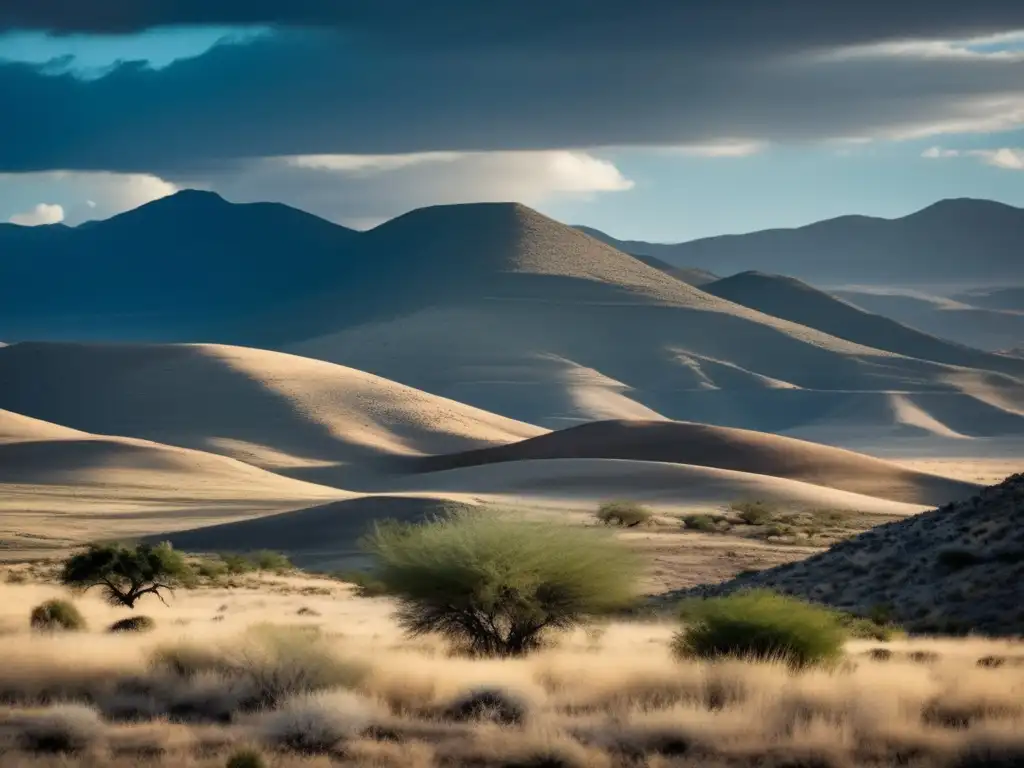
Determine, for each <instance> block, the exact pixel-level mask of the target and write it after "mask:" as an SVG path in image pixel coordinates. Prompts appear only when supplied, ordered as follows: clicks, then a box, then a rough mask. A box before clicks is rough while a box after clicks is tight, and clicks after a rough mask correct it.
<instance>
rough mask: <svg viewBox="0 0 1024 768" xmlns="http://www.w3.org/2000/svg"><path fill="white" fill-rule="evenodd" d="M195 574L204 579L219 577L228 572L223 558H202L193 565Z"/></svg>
mask: <svg viewBox="0 0 1024 768" xmlns="http://www.w3.org/2000/svg"><path fill="white" fill-rule="evenodd" d="M192 567H193V569H195V572H196V575H197V576H200V577H202V578H204V579H219V578H220V577H221V576H223V575H224V574H225V573H227V572H228V567H227V565H226V564H225V563H224V561H223V560H209V559H203V560H200V561H198V562H197V563H195V564H194V565H193V566H192Z"/></svg>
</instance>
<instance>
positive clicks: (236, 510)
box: [0, 411, 351, 554]
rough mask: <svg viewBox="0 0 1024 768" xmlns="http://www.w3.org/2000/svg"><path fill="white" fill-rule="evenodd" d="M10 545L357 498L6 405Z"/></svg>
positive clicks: (2, 537)
mask: <svg viewBox="0 0 1024 768" xmlns="http://www.w3.org/2000/svg"><path fill="white" fill-rule="evenodd" d="M0 488H2V492H0V520H2V524H0V550H6V551H7V553H8V554H10V553H20V554H27V553H38V552H41V551H42V552H45V551H46V550H50V549H61V548H64V547H67V546H70V545H72V544H77V543H81V542H82V541H83V540H87V539H91V538H102V537H106V536H116V537H132V536H137V535H141V534H145V533H152V532H153V531H157V530H168V529H170V530H173V529H176V528H185V527H189V526H194V525H203V524H212V523H217V522H223V521H225V520H231V519H237V518H245V517H251V516H254V515H260V514H270V513H273V512H281V511H285V510H291V509H296V508H300V507H305V506H308V505H309V504H311V503H315V502H317V501H324V500H330V499H338V498H345V497H348V496H351V494H348V493H346V492H344V491H339V490H338V489H335V488H328V487H324V486H320V485H314V484H312V483H305V482H301V481H298V480H292V479H289V478H286V477H281V476H279V475H275V474H272V473H270V472H267V471H265V470H262V469H258V468H256V467H253V466H250V465H248V464H245V463H243V462H240V461H236V460H234V459H230V458H227V457H224V456H217V455H214V454H210V453H204V452H202V451H196V450H190V449H186V448H175V447H171V446H167V445H161V444H159V443H153V442H149V441H146V440H136V439H131V438H122V437H109V436H100V435H91V434H88V433H86V432H81V431H78V430H73V429H68V428H66V427H62V426H59V425H57V424H50V423H47V422H43V421H40V420H38V419H32V418H29V417H25V416H21V415H20V414H16V413H11V412H9V411H0Z"/></svg>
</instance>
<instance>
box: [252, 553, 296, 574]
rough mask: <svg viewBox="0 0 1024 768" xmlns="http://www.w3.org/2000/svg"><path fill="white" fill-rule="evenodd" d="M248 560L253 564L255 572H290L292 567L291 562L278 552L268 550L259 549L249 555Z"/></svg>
mask: <svg viewBox="0 0 1024 768" xmlns="http://www.w3.org/2000/svg"><path fill="white" fill-rule="evenodd" d="M249 559H250V560H251V561H252V562H253V563H255V565H256V568H257V570H260V571H274V572H276V573H281V572H283V571H290V570H292V568H294V566H293V565H292V562H291V560H289V559H288V558H287V556H285V555H284V554H282V553H280V552H273V551H272V550H269V549H260V550H257V551H255V552H253V553H251V554H250V555H249Z"/></svg>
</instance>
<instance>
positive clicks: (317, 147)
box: [0, 0, 1024, 177]
mask: <svg viewBox="0 0 1024 768" xmlns="http://www.w3.org/2000/svg"><path fill="white" fill-rule="evenodd" d="M83 7H85V8H91V9H92V10H91V11H86V10H83ZM894 9H895V10H894ZM188 23H191V24H206V23H211V24H212V23H216V24H250V23H260V24H273V25H275V26H277V27H279V28H280V31H279V32H278V33H277V34H275V35H273V36H270V37H267V38H260V39H257V40H256V41H253V42H249V43H247V44H244V45H223V46H218V47H216V48H214V49H213V50H211V51H209V52H208V53H206V54H204V55H202V56H198V57H196V58H193V59H189V60H184V61H180V62H177V63H175V64H173V65H171V66H169V67H167V68H165V69H162V70H159V71H154V70H152V69H149V68H147V67H144V66H141V65H137V64H135V65H131V64H130V65H124V66H121V67H119V68H118V69H116V70H114V71H113V72H112V73H111V74H109V75H107V76H106V77H103V78H101V79H97V80H91V81H82V80H79V79H76V78H74V77H72V76H70V75H52V74H44V73H42V72H41V71H40V70H39V69H38V68H36V67H32V66H26V65H20V64H6V65H0V113H2V114H3V115H4V116H5V119H3V120H0V170H8V171H29V170H44V169H53V168H62V169H107V170H133V171H148V172H155V173H161V174H165V175H167V176H168V177H182V176H184V175H187V174H195V173H201V172H203V170H204V169H205V170H208V169H210V168H211V166H222V165H223V164H225V163H227V164H230V163H232V162H237V161H240V160H244V159H245V158H251V157H261V156H268V155H292V154H328V153H348V154H355V153H377V154H380V153H393V152H419V151H429V150H486V149H545V148H552V147H585V146H601V145H644V144H681V143H699V142H706V141H710V140H714V139H716V138H720V137H723V136H732V137H744V138H757V139H766V140H776V141H786V140H801V139H819V138H826V137H837V136H839V137H842V136H851V135H871V134H885V133H886V132H892V131H904V132H906V131H909V130H912V129H913V128H914V127H915V126H923V125H928V124H933V123H939V124H945V123H950V124H953V123H956V122H957V121H974V123H977V122H978V121H979V120H983V119H985V117H986V114H987V113H986V112H985V109H988V107H986V106H985V105H984V104H983V103H982V100H985V99H1000V100H1001V101H1000V104H1002V105H1003V106H1002V107H1000V108H1001V109H1004V111H1005V110H1009V111H1010V112H1012V111H1013V109H1015V108H1018V107H1014V104H1013V103H1011V104H1010V106H1006V104H1007V99H1009V100H1010V101H1011V102H1013V100H1014V99H1020V101H1021V104H1022V105H1024V86H1022V83H1024V78H1022V77H1021V75H1022V74H1024V73H1022V67H1021V64H1020V63H1019V62H1016V61H1013V60H1007V59H1002V60H996V59H961V58H955V57H943V56H939V57H931V58H915V57H903V58H891V57H889V58H883V59H873V58H863V59H860V58H858V59H853V60H848V61H841V62H817V61H815V62H811V61H808V60H807V59H806V57H804V58H801V56H800V55H801V54H806V53H808V52H813V51H819V50H824V49H830V48H834V47H836V46H838V45H850V44H854V43H858V44H860V43H868V42H875V41H879V40H883V39H894V38H907V37H912V38H930V37H963V36H967V35H976V34H982V33H990V32H997V31H1004V30H1009V29H1014V28H1018V27H1024V2H1019V1H1018V0H1006V1H1005V2H994V1H993V0H978V1H977V2H973V3H955V4H954V3H947V2H923V1H922V2H918V0H904V2H897V3H892V4H890V5H889V6H884V5H882V4H880V3H879V4H877V5H874V4H872V5H870V6H869V5H868V4H866V3H864V2H859V3H850V2H845V1H843V2H821V0H818V1H817V2H813V3H812V2H810V1H809V0H780V1H778V2H772V3H767V2H763V0H756V2H755V0H716V2H711V0H708V2H706V3H684V2H682V0H674V1H673V2H669V0H663V1H662V2H657V3H654V2H645V0H635V1H634V2H629V3H627V2H618V3H611V2H583V1H582V0H562V2H557V1H556V0H552V1H551V2H540V1H539V0H538V1H537V2H533V0H530V2H519V3H516V4H511V3H501V2H484V1H483V0H477V1H476V2H472V3H470V2H468V1H467V2H453V1H449V2H435V3H426V2H423V1H422V0H416V2H412V0H372V1H370V0H366V1H361V2H341V1H339V2H327V1H326V0H317V2H313V1H312V0H289V2H279V3H276V2H275V3H270V2H267V0H249V2H246V3H233V2H230V1H229V0H217V1H216V2H213V1H212V0H204V1H203V2H198V0H187V1H186V2H182V0H160V1H156V0H152V1H150V2H146V1H145V0H134V1H133V2H128V0H124V2H117V1H115V0H104V1H103V2H99V1H98V2H95V3H93V4H87V3H86V2H84V0H78V1H77V2H72V1H71V0H66V2H56V0H30V1H29V2H26V1H25V0H17V2H13V1H12V0H0V24H7V25H17V26H21V27H41V28H47V29H52V30H57V31H62V32H68V31H82V30H94V31H126V30H135V29H142V28H147V27H151V26H153V25H160V24H188ZM289 25H293V26H294V27H295V28H293V29H289V28H288V27H289ZM300 26H301V27H302V28H301V29H299V28H298V27H300ZM1019 108H1020V109H1022V110H1024V106H1021V107H1019ZM999 119H1000V118H999V115H997V114H995V113H993V116H992V120H993V121H995V122H996V123H998V120H999ZM997 127H998V126H997Z"/></svg>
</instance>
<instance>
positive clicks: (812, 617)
mask: <svg viewBox="0 0 1024 768" xmlns="http://www.w3.org/2000/svg"><path fill="white" fill-rule="evenodd" d="M682 618H683V621H684V623H685V626H684V627H683V628H682V629H681V630H680V631H679V633H678V634H677V635H676V636H675V638H674V639H673V644H672V646H673V650H674V651H675V652H676V654H677V655H678V656H680V657H682V658H700V659H719V658H740V659H755V660H762V661H778V662H782V663H785V664H789V665H792V666H794V667H807V666H813V665H816V664H825V663H830V662H834V661H836V660H837V659H839V657H840V656H841V655H842V651H843V643H844V642H845V640H846V632H845V630H844V629H843V626H842V623H841V621H840V619H839V617H838V616H837V615H836V614H835V612H833V611H831V610H828V609H826V608H822V607H820V606H815V605H811V604H809V603H805V602H803V601H800V600H797V599H795V598H791V597H786V596H784V595H779V594H776V593H773V592H768V591H764V590H753V591H750V592H741V593H738V594H735V595H729V596H728V597H718V598H711V599H708V600H699V601H690V602H688V603H686V604H685V605H684V607H683V608H682Z"/></svg>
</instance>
